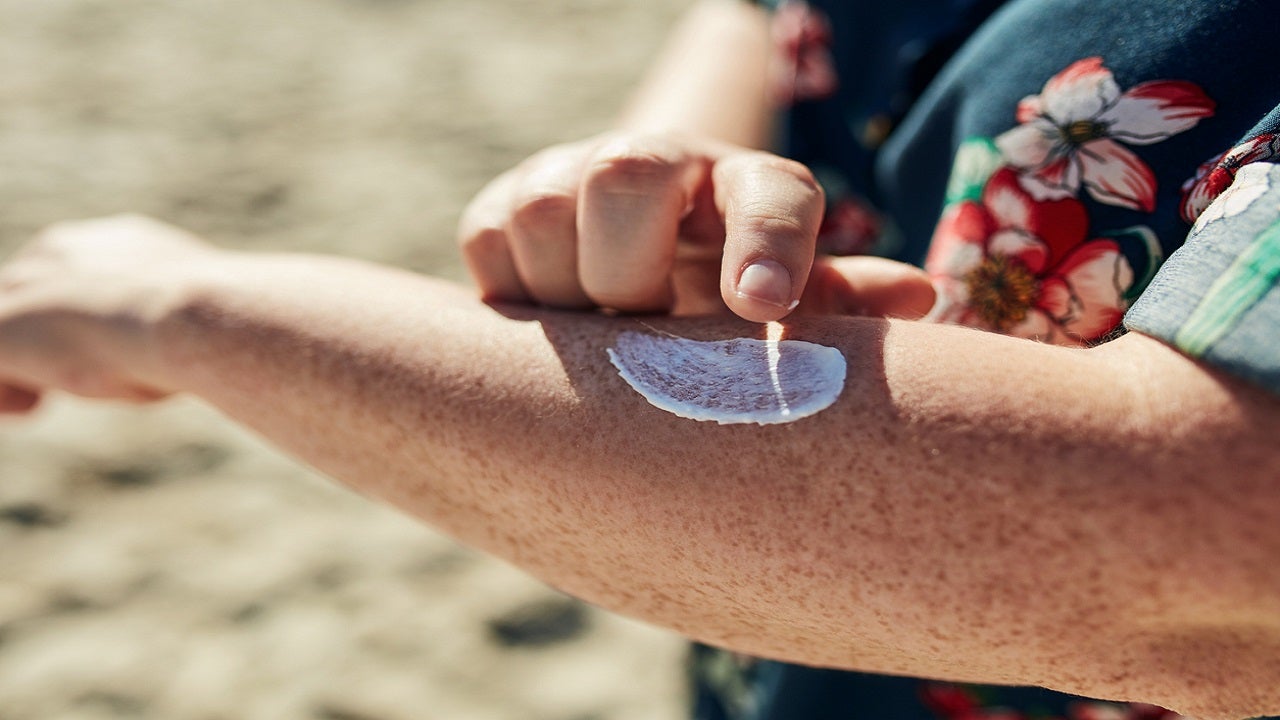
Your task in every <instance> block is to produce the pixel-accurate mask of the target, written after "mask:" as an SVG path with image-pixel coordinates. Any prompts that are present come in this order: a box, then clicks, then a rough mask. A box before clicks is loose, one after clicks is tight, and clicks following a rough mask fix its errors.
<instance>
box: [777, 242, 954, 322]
mask: <svg viewBox="0 0 1280 720" xmlns="http://www.w3.org/2000/svg"><path fill="white" fill-rule="evenodd" d="M935 296H936V292H935V291H934V289H933V284H932V283H931V282H930V281H929V276H928V275H927V274H925V272H924V271H923V270H921V269H920V268H917V267H915V266H913V265H908V264H906V263H901V262H896V261H894V260H887V259H885V258H878V257H867V256H856V257H838V258H833V257H824V258H819V259H818V260H817V261H815V262H814V264H813V270H812V271H811V272H810V274H809V284H808V287H807V288H806V289H805V294H804V298H803V299H802V300H801V302H800V308H799V309H800V311H802V312H807V313H820V314H841V315H870V316H876V317H894V318H903V319H907V320H915V319H917V318H920V317H921V316H923V315H924V314H925V313H927V312H929V310H930V308H932V307H933V303H934V299H935Z"/></svg>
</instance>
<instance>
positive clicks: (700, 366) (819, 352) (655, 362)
mask: <svg viewBox="0 0 1280 720" xmlns="http://www.w3.org/2000/svg"><path fill="white" fill-rule="evenodd" d="M781 335H782V327H781V326H780V325H777V324H776V323H770V324H769V328H768V339H766V340H754V339H752V338H733V339H731V340H712V341H704V340H690V339H688V338H682V337H677V336H675V335H656V334H650V333H640V332H630V331H628V332H623V333H621V334H620V335H618V338H617V340H616V341H615V342H614V346H613V347H611V348H609V349H608V351H607V352H608V353H609V360H610V362H612V363H613V366H614V367H616V368H617V369H618V374H619V375H621V376H622V379H624V380H626V381H627V384H628V385H630V386H631V388H632V389H633V390H635V391H636V392H638V393H640V394H641V395H643V396H644V399H645V400H648V401H649V403H650V404H651V405H654V406H655V407H658V408H660V409H662V410H666V411H667V412H669V413H673V414H675V415H678V416H680V417H682V418H688V419H690V420H713V421H715V422H717V423H719V424H721V425H735V424H742V423H756V424H757V425H774V424H777V423H786V422H793V421H795V420H799V419H801V418H804V417H808V416H810V415H813V414H814V413H817V412H821V411H822V410H825V409H826V408H828V407H830V406H831V404H832V403H834V402H835V401H836V398H838V397H839V396H840V391H841V390H843V389H844V378H845V360H844V356H843V355H841V354H840V351H839V350H836V349H835V348H833V347H827V346H825V345H818V344H815V343H810V342H803V341H800V340H781V339H780V337H781Z"/></svg>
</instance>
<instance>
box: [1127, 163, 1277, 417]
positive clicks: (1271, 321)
mask: <svg viewBox="0 0 1280 720" xmlns="http://www.w3.org/2000/svg"><path fill="white" fill-rule="evenodd" d="M1263 140H1265V141H1266V143H1260V142H1258V141H1257V139H1255V141H1253V142H1252V143H1251V144H1250V143H1246V144H1245V145H1242V146H1240V147H1242V148H1245V150H1246V151H1248V152H1249V153H1251V154H1250V156H1248V158H1247V159H1248V160H1250V161H1251V162H1247V164H1243V165H1241V166H1239V167H1236V166H1235V163H1236V162H1238V160H1240V159H1245V157H1244V156H1243V155H1241V156H1240V157H1238V158H1237V160H1235V161H1233V160H1232V159H1231V156H1230V153H1228V154H1227V155H1226V156H1224V158H1220V159H1218V163H1217V166H1216V167H1215V168H1211V170H1219V171H1223V172H1227V173H1229V184H1227V182H1225V180H1227V178H1226V177H1224V176H1222V175H1219V178H1218V180H1219V181H1223V182H1221V184H1222V185H1225V189H1223V190H1221V192H1220V194H1218V195H1217V197H1216V199H1214V200H1213V201H1212V202H1211V203H1210V204H1208V206H1207V207H1206V208H1205V209H1204V210H1203V212H1200V213H1199V215H1198V218H1197V219H1196V221H1195V225H1194V226H1193V227H1192V229H1191V232H1190V234H1189V235H1188V237H1187V241H1186V243H1185V244H1184V245H1183V246H1182V247H1181V248H1179V249H1178V250H1177V251H1176V252H1174V253H1173V254H1172V255H1170V256H1169V259H1168V260H1167V261H1166V262H1165V264H1164V266H1163V267H1161V269H1160V271H1159V272H1158V273H1157V274H1156V276H1155V278H1154V279H1153V280H1152V282H1151V285H1150V286H1148V288H1147V289H1146V291H1145V292H1144V293H1143V294H1142V296H1141V297H1140V298H1139V299H1138V300H1137V302H1135V303H1134V305H1133V306H1132V308H1130V310H1129V312H1128V314H1127V315H1126V316H1125V326H1126V327H1128V328H1129V329H1130V330H1132V331H1135V332H1139V333H1142V334H1144V335H1150V336H1153V337H1156V338H1158V339H1160V340H1163V341H1164V342H1167V343H1169V344H1171V345H1173V346H1174V347H1176V348H1178V349H1179V350H1181V351H1182V352H1184V353H1186V354H1187V355H1189V356H1191V357H1194V358H1198V359H1201V360H1203V361H1205V362H1206V363H1208V364H1210V365H1213V366H1215V367H1218V368H1221V369H1222V370H1225V371H1227V372H1229V373H1231V374H1233V375H1236V376H1238V377H1242V378H1245V379H1247V380H1251V381H1253V382H1255V383H1257V384H1259V385H1261V386H1262V387H1264V388H1266V389H1268V390H1270V391H1271V392H1273V393H1277V394H1280V165H1278V164H1275V163H1277V162H1280V156H1275V155H1271V156H1267V155H1268V154H1269V152H1268V151H1267V149H1266V148H1265V147H1264V145H1265V144H1267V143H1269V144H1271V145H1272V148H1271V149H1272V150H1274V149H1276V148H1275V147H1274V144H1275V139H1274V138H1263ZM1233 152H1235V150H1233ZM1241 152H1244V151H1241ZM1255 158H1256V160H1255ZM1200 179H1201V181H1202V184H1203V183H1208V184H1212V182H1213V181H1211V180H1210V179H1209V178H1208V177H1207V176H1206V177H1202V178H1200ZM1196 189H1199V188H1196ZM1194 190H1195V189H1193V195H1194Z"/></svg>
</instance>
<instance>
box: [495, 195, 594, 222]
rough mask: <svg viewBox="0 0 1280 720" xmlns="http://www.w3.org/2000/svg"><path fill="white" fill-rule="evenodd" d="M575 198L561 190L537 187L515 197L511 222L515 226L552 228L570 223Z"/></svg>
mask: <svg viewBox="0 0 1280 720" xmlns="http://www.w3.org/2000/svg"><path fill="white" fill-rule="evenodd" d="M577 204H578V203H577V199H576V198H575V197H574V196H573V195H571V194H569V193H567V192H563V191H559V190H551V189H537V190H532V191H529V192H526V193H524V194H523V195H522V196H520V197H519V198H517V199H516V202H515V207H514V208H513V209H512V211H511V223H512V225H514V226H515V227H517V228H553V227H560V226H564V225H572V224H573V222H574V215H575V213H576V212H577Z"/></svg>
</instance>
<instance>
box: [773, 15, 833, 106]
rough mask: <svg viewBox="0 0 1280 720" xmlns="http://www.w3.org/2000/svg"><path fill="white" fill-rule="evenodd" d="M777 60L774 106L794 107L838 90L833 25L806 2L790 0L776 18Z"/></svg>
mask: <svg viewBox="0 0 1280 720" xmlns="http://www.w3.org/2000/svg"><path fill="white" fill-rule="evenodd" d="M771 32H772V34H773V44H774V58H773V63H772V66H771V67H770V72H769V74H770V84H771V86H772V91H773V98H774V102H776V103H777V104H779V105H782V106H786V105H792V104H794V103H796V102H799V101H802V100H818V99H821V98H825V97H830V96H831V95H832V94H833V93H834V92H835V91H836V87H837V86H838V84H839V83H838V81H837V79H836V66H835V61H833V60H832V58H831V23H830V22H829V21H828V20H827V16H826V15H824V14H823V13H822V11H821V10H815V9H814V8H812V7H810V6H809V3H807V2H804V1H803V0H788V1H787V2H784V3H782V4H781V5H779V6H778V9H777V11H775V12H774V14H773V26H772V31H771Z"/></svg>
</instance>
